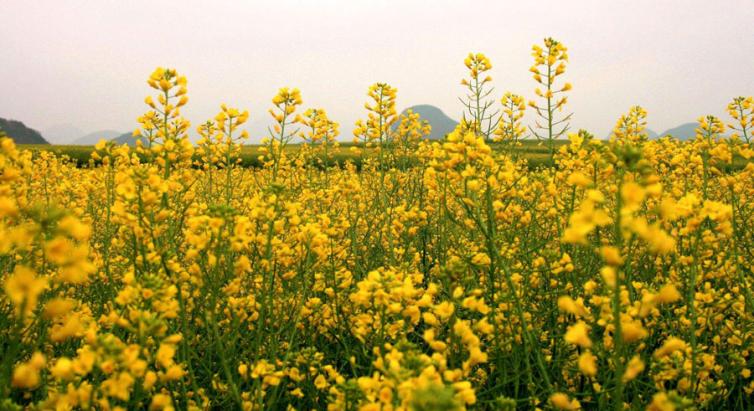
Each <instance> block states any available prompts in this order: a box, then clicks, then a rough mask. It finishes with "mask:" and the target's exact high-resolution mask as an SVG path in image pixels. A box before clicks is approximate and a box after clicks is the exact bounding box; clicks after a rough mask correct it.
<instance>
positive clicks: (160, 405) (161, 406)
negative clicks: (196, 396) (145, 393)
mask: <svg viewBox="0 0 754 411" xmlns="http://www.w3.org/2000/svg"><path fill="white" fill-rule="evenodd" d="M172 403H173V401H172V399H171V398H170V396H169V395H166V394H155V395H154V396H153V397H152V402H151V403H150V404H149V409H150V411H159V410H164V411H172V410H173V409H174V408H173V404H172Z"/></svg>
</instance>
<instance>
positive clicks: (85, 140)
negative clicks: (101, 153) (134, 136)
mask: <svg viewBox="0 0 754 411" xmlns="http://www.w3.org/2000/svg"><path fill="white" fill-rule="evenodd" d="M122 134H123V133H121V132H120V131H115V130H100V131H95V132H94V133H89V134H87V135H85V136H82V137H79V138H77V139H75V140H73V141H71V142H70V143H69V144H71V145H74V146H91V145H94V144H97V143H98V142H99V141H100V140H112V139H114V138H117V137H120V136H121V135H122Z"/></svg>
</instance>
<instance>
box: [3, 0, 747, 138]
mask: <svg viewBox="0 0 754 411" xmlns="http://www.w3.org/2000/svg"><path fill="white" fill-rule="evenodd" d="M548 36H551V37H554V38H556V39H558V40H559V41H561V42H562V43H564V44H565V45H566V46H567V47H568V51H569V53H568V54H569V57H570V64H569V67H568V70H567V71H566V74H565V77H564V78H565V79H566V81H569V82H571V83H572V84H573V90H572V91H571V92H570V97H569V104H568V110H569V111H572V112H573V113H574V115H573V118H572V128H573V129H579V128H584V129H587V130H589V131H591V132H593V133H594V134H596V135H598V136H603V135H607V133H608V132H609V131H610V130H611V129H612V127H613V125H614V124H615V121H616V120H617V118H618V117H619V116H620V115H621V114H622V113H624V112H626V111H627V110H628V109H629V108H630V107H631V106H632V105H636V104H639V105H641V106H643V107H644V108H645V109H647V111H648V112H649V116H648V121H649V127H650V128H652V129H653V130H655V131H658V132H661V131H664V130H666V129H668V128H671V127H675V126H677V125H679V124H681V123H685V122H689V121H694V120H695V119H696V118H698V117H699V116H701V115H706V114H715V115H718V116H720V117H722V118H724V119H727V114H725V106H726V105H727V103H728V102H729V101H730V100H731V99H732V98H733V97H735V96H739V95H746V96H748V95H752V94H754V2H752V0H720V1H710V0H667V1H660V0H652V1H650V0H611V1H605V0H571V1H555V0H540V1H536V2H530V1H516V2H513V1H507V0H505V1H485V0H477V1H473V2H468V1H444V0H431V1H414V0H404V1H376V0H374V1H365V0H364V1H362V0H348V1H333V0H329V1H328V0H317V1H293V0H276V1H212V2H209V1H186V0H181V1H173V0H162V1H159V2H154V1H141V0H132V1H111V0H98V1H83V0H82V1H79V0H70V1H69V0H35V1H27V0H0V117H3V118H13V119H16V120H20V121H23V122H24V123H26V124H27V125H28V126H30V127H33V128H35V129H37V130H40V131H42V132H43V134H44V131H45V130H49V129H51V128H56V127H57V128H59V127H60V126H61V125H70V126H75V127H76V128H78V129H80V130H81V131H83V132H86V133H89V132H93V131H96V130H102V129H114V130H119V131H131V130H133V129H134V128H136V127H137V126H138V124H137V122H136V119H137V117H138V116H139V115H141V114H142V113H144V112H145V111H147V106H146V105H145V104H144V102H143V101H144V97H145V96H147V95H149V94H151V92H152V90H151V89H150V88H149V86H148V85H147V84H146V79H147V78H148V76H149V74H150V73H151V72H152V71H153V70H154V68H155V67H157V66H165V67H172V68H175V69H177V70H178V72H179V73H181V74H183V75H185V76H186V77H187V78H188V96H189V103H188V105H187V106H186V107H185V108H184V109H183V114H184V116H185V117H187V118H188V119H189V120H190V121H191V123H192V124H193V125H194V126H196V125H198V124H200V123H202V122H204V121H206V120H207V119H210V118H212V117H214V115H215V114H216V113H217V112H218V111H219V106H220V104H221V103H226V104H228V105H229V106H233V107H238V108H241V109H247V110H249V112H250V113H251V118H252V120H251V122H250V125H249V129H250V131H251V133H252V137H253V139H254V140H258V138H259V137H260V135H261V133H263V130H264V128H265V127H266V125H267V124H269V123H270V120H269V118H270V116H269V114H268V113H267V110H268V109H269V108H270V107H271V99H272V97H273V96H274V95H275V94H276V92H277V90H278V89H279V88H280V87H284V86H289V87H297V88H299V89H300V90H301V94H302V97H303V102H304V104H303V106H304V108H309V107H317V108H324V109H325V110H326V111H327V112H328V114H329V116H330V118H331V119H333V120H335V121H337V122H338V123H340V124H341V129H342V135H343V136H344V137H345V138H347V139H350V137H351V130H352V129H353V123H354V122H355V121H356V120H357V119H358V118H363V117H365V115H366V114H365V110H364V103H365V102H366V99H367V96H366V93H367V89H368V87H369V85H370V84H372V83H375V82H387V83H389V84H391V85H393V86H395V87H397V89H398V99H397V106H398V109H399V110H401V109H403V108H405V107H408V106H412V105H416V104H432V105H435V106H437V107H439V108H440V109H442V110H443V111H444V112H445V113H446V114H448V115H449V116H450V117H452V118H454V119H458V118H460V116H461V113H462V110H463V106H462V105H461V103H460V102H459V101H458V97H459V96H461V95H462V94H463V92H464V90H463V87H462V86H461V85H460V80H461V79H462V78H463V77H465V76H466V74H467V73H466V68H465V66H464V65H463V59H464V58H465V56H466V55H467V54H468V53H469V52H482V53H484V54H486V55H487V56H488V57H489V59H490V60H491V62H492V66H493V68H492V70H491V72H490V73H491V76H492V77H493V83H492V84H493V86H494V87H495V91H494V93H493V95H494V96H495V99H496V100H499V98H500V97H501V96H502V94H503V93H504V92H506V91H512V92H515V93H518V94H521V95H523V96H525V97H526V98H527V99H530V98H534V97H535V95H534V88H535V87H536V84H535V82H534V80H533V79H532V78H531V73H529V72H528V69H529V67H530V66H531V64H532V57H531V47H532V45H533V44H537V43H541V42H542V40H543V38H545V37H548ZM532 114H533V113H527V116H526V117H525V121H526V122H527V123H532V122H533V120H534V118H533V115H532ZM194 126H192V129H193V128H194Z"/></svg>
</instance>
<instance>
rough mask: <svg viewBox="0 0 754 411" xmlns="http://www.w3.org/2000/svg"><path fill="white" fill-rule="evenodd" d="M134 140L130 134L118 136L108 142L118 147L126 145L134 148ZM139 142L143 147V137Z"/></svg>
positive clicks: (145, 142)
mask: <svg viewBox="0 0 754 411" xmlns="http://www.w3.org/2000/svg"><path fill="white" fill-rule="evenodd" d="M136 140H137V139H135V138H134V136H133V134H132V133H123V134H121V135H119V136H118V137H115V138H113V139H111V140H110V141H114V142H115V144H118V145H122V144H127V145H129V146H131V147H135V146H136ZM141 142H142V144H144V145H146V144H147V141H146V139H145V138H144V137H141Z"/></svg>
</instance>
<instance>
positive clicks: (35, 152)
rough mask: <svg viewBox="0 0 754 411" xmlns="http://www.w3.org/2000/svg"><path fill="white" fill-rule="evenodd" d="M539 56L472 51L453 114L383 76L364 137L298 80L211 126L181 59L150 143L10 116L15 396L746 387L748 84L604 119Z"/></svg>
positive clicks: (169, 398)
mask: <svg viewBox="0 0 754 411" xmlns="http://www.w3.org/2000/svg"><path fill="white" fill-rule="evenodd" d="M533 56H534V66H533V67H532V68H531V70H530V71H531V72H532V75H533V77H534V80H535V81H536V82H537V84H538V87H539V88H538V89H537V90H536V91H535V94H536V95H537V97H536V99H535V100H534V101H531V102H526V101H524V99H523V98H522V97H520V96H516V95H513V94H509V93H507V94H505V95H504V96H503V97H502V101H500V100H494V101H492V100H490V101H488V100H486V99H487V95H488V94H489V93H487V91H488V90H490V89H489V86H490V81H491V79H490V78H489V77H488V76H487V75H486V73H485V72H486V71H488V70H489V68H490V67H491V64H490V62H489V60H488V59H487V58H486V57H485V56H483V55H481V54H473V55H469V58H467V60H466V61H465V64H466V66H467V67H468V70H469V71H468V77H467V78H466V79H464V80H463V84H464V86H465V87H467V88H468V90H469V95H468V97H467V100H466V101H467V102H468V104H467V108H468V111H467V113H466V114H465V121H463V122H462V123H461V125H459V127H458V128H457V129H456V130H455V131H454V132H453V133H451V134H450V135H449V136H447V137H446V139H445V140H444V141H440V142H430V141H427V140H425V139H424V138H423V137H424V136H425V135H427V134H428V125H427V124H426V123H424V122H422V120H421V119H420V118H418V116H416V115H414V114H413V113H408V114H406V115H403V116H398V115H397V114H396V108H395V104H396V102H395V100H396V91H395V89H394V88H392V87H390V86H389V85H387V84H383V83H377V84H375V85H374V86H372V87H371V88H370V90H369V93H368V97H367V104H366V110H367V112H366V117H365V120H364V121H361V122H359V123H358V124H357V127H356V130H355V132H354V135H355V137H356V140H357V142H358V144H357V145H343V146H340V147H338V145H337V144H336V143H335V141H336V138H337V136H338V125H337V124H336V123H334V122H333V121H332V120H330V119H329V118H328V117H327V115H326V114H325V112H324V110H321V109H304V108H303V107H304V105H303V102H302V97H301V93H300V92H299V91H298V90H296V89H288V88H284V89H281V90H280V92H279V94H278V95H276V96H275V97H274V98H273V100H272V106H271V107H272V109H271V110H270V113H271V114H272V118H273V120H274V122H275V127H273V128H272V135H271V136H269V138H267V139H266V140H264V141H263V143H262V144H261V145H259V146H254V147H244V146H243V142H244V141H245V140H246V138H247V137H248V136H247V133H246V132H244V131H243V129H244V123H245V122H246V121H247V120H248V117H249V113H248V112H247V111H245V110H239V109H235V108H230V107H226V106H225V105H223V106H222V107H221V109H220V112H219V114H218V115H217V117H215V118H214V119H212V120H210V121H207V122H205V123H201V125H200V126H199V127H198V132H199V134H201V136H202V139H201V141H199V143H198V144H197V145H193V144H191V143H190V142H189V140H188V137H187V131H188V129H189V127H190V126H189V123H188V121H187V120H186V119H184V118H183V117H182V116H181V113H180V107H182V106H183V105H185V104H186V103H187V101H188V99H187V97H186V96H187V87H186V79H185V78H184V77H182V76H180V75H179V74H178V73H177V72H176V71H174V70H172V69H161V68H160V69H157V70H156V71H155V72H154V73H153V74H152V75H151V76H150V77H149V80H148V83H149V85H150V86H151V88H152V89H153V92H154V95H153V96H150V97H148V98H147V100H146V103H147V105H148V106H149V107H148V111H147V112H146V114H144V115H143V116H141V117H139V135H140V136H142V137H144V138H146V139H147V140H148V141H149V144H148V145H146V146H138V147H136V148H129V147H128V146H115V145H113V144H112V143H104V142H103V143H100V144H98V145H97V146H96V147H89V148H86V147H84V148H76V149H73V148H61V147H55V146H52V147H42V146H38V147H33V148H31V149H29V148H28V147H27V148H25V149H22V148H19V147H16V146H15V145H14V144H13V142H12V141H11V140H10V139H8V138H4V139H2V140H1V141H0V285H1V290H0V409H26V408H29V409H37V408H38V409H58V410H68V409H103V410H109V409H111V410H119V409H120V410H122V409H150V410H163V409H165V410H172V409H194V410H203V409H244V410H260V409H283V410H285V409H297V410H310V409H331V410H365V411H368V410H458V409H467V408H468V409H479V410H513V409H560V410H577V409H615V410H622V409H650V410H658V411H659V410H662V411H666V410H682V409H710V410H718V409H751V408H752V407H754V400H752V398H754V396H753V394H754V378H753V377H752V372H751V370H752V368H754V357H753V356H752V348H754V344H753V342H752V339H753V338H754V297H753V296H752V290H751V285H752V280H753V277H752V275H753V273H752V270H753V269H754V265H753V263H752V262H754V224H752V223H751V221H752V218H754V203H752V200H751V199H752V198H754V164H752V163H750V162H749V158H751V157H752V156H754V150H753V149H752V145H751V144H750V142H749V138H750V137H751V130H752V128H753V127H754V116H753V115H752V114H753V113H752V110H754V106H753V105H752V99H751V98H750V97H749V98H737V99H735V100H733V102H732V103H731V105H730V106H729V107H728V111H729V113H730V114H731V116H732V120H730V121H731V122H732V123H733V124H732V125H731V126H726V125H725V124H724V123H723V122H722V121H721V120H720V119H717V118H716V117H714V116H706V117H703V118H701V119H700V125H699V129H698V130H697V138H696V139H695V140H693V141H689V142H680V141H677V140H674V139H671V138H663V139H659V140H652V141H649V140H648V139H647V136H646V134H645V133H644V127H645V118H646V116H647V113H646V112H645V111H644V110H643V109H641V108H640V107H633V108H631V109H630V110H629V111H628V112H627V114H626V115H624V116H622V117H621V118H620V119H618V121H617V124H616V127H615V130H614V133H613V135H612V136H611V138H610V139H609V140H599V139H595V138H594V137H593V136H592V135H591V134H589V133H588V132H586V131H583V130H580V131H577V132H571V131H570V130H568V128H567V125H568V119H569V118H570V116H569V115H568V114H567V110H566V107H567V103H566V101H567V100H566V98H565V95H566V93H567V92H568V91H569V90H570V89H571V85H570V84H569V83H564V82H562V78H563V77H562V76H563V75H564V73H565V68H566V62H567V53H566V49H565V47H564V46H563V45H562V44H561V43H558V42H556V41H553V40H551V39H548V40H546V41H545V43H544V44H543V45H541V46H535V47H534V48H533ZM497 111H499V115H496V114H495V112H497ZM524 113H526V116H524ZM535 118H536V119H537V121H536V122H535V121H534V119H535ZM524 121H526V123H527V124H528V123H529V122H531V124H532V127H531V128H525V127H524ZM394 126H395V127H394ZM729 129H732V131H733V132H734V133H735V135H736V136H735V137H730V138H729V137H725V138H724V137H723V134H724V133H727V132H728V131H730V130H729ZM525 136H531V137H533V138H537V137H538V138H539V139H540V140H541V142H542V143H541V145H536V144H538V143H532V142H531V141H530V140H524V141H522V139H523V138H524V137H525ZM559 137H562V139H561V140H562V142H558V141H556V140H557V139H558V138H559ZM294 145H295V146H294ZM63 154H65V155H66V156H68V157H70V158H73V159H74V160H75V161H70V160H69V159H66V158H64V156H63ZM532 159H534V160H535V161H534V162H532ZM734 159H735V161H736V166H734V165H733V163H734ZM537 161H541V163H537ZM336 163H337V164H336ZM249 165H254V167H248V166H249Z"/></svg>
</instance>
